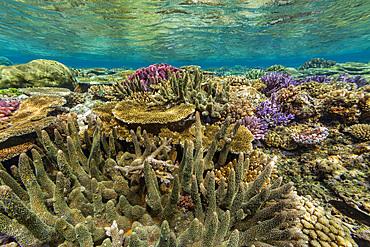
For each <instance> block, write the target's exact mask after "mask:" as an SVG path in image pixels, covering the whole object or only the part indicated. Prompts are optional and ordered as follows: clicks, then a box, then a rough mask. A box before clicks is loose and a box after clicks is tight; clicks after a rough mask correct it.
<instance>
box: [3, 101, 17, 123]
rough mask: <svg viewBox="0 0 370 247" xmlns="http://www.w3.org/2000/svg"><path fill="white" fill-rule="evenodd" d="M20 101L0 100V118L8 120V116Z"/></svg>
mask: <svg viewBox="0 0 370 247" xmlns="http://www.w3.org/2000/svg"><path fill="white" fill-rule="evenodd" d="M20 104H21V103H20V102H16V101H13V102H8V101H5V100H1V101H0V120H8V119H9V116H11V115H12V113H13V112H15V111H16V110H18V108H19V105H20Z"/></svg>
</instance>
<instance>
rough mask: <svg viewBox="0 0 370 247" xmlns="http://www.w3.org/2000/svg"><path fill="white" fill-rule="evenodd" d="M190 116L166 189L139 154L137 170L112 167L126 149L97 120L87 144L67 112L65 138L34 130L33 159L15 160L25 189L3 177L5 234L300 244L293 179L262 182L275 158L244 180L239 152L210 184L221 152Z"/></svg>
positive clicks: (121, 242) (43, 239) (99, 242)
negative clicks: (185, 206)
mask: <svg viewBox="0 0 370 247" xmlns="http://www.w3.org/2000/svg"><path fill="white" fill-rule="evenodd" d="M196 118H197V129H196V133H197V135H196V136H195V139H194V142H193V141H187V142H186V144H185V148H184V150H183V155H182V158H181V161H180V162H179V163H178V167H177V169H176V170H175V171H174V172H173V175H174V178H173V179H172V181H171V184H170V186H171V190H170V192H163V191H161V190H160V189H159V183H158V179H157V177H156V175H155V171H154V170H153V168H155V167H154V166H153V163H152V162H151V161H150V159H148V158H147V157H148V156H145V155H144V154H143V155H144V157H143V158H142V159H140V160H139V161H138V162H137V163H138V164H140V166H142V176H133V177H131V178H130V179H127V178H126V176H125V174H121V172H120V170H119V169H116V168H117V166H118V164H117V157H121V156H122V151H123V150H122V145H121V143H120V142H118V141H117V140H116V139H115V138H113V135H112V136H109V137H105V136H104V135H103V134H102V133H101V130H100V129H99V126H95V132H94V135H93V136H92V137H91V136H89V135H85V136H84V140H85V141H84V143H82V142H81V140H82V139H81V137H80V136H79V135H78V129H77V128H76V126H75V125H74V123H73V121H72V119H71V118H69V119H68V133H67V139H66V143H64V142H60V141H57V140H55V141H54V142H53V141H51V139H50V136H49V135H48V134H47V132H46V131H41V133H40V132H39V138H40V142H41V143H42V146H40V147H38V148H35V149H32V159H30V158H29V157H28V155H27V154H25V153H22V154H21V155H20V157H19V164H18V172H19V177H20V179H21V181H22V185H21V186H20V185H19V184H18V183H17V181H16V180H15V178H13V177H11V176H9V175H4V176H1V184H2V186H0V212H1V214H0V230H1V232H3V233H5V234H7V235H9V236H12V237H13V238H14V239H15V240H16V241H17V242H18V243H19V244H20V245H21V246H46V245H53V246H84V247H86V246H130V247H136V246H145V247H146V246H230V247H231V246H306V241H307V238H306V237H305V236H304V235H303V234H302V233H301V232H300V230H299V229H298V228H297V225H296V224H297V223H298V219H299V217H300V216H301V215H302V214H303V213H304V211H301V210H297V209H296V206H297V205H298V204H297V203H298V201H297V200H296V199H297V197H296V195H295V193H294V191H293V184H292V183H288V184H285V185H281V182H282V179H281V178H277V179H275V180H274V181H271V185H267V186H264V187H263V185H264V184H265V183H266V181H267V180H268V179H269V178H270V176H271V173H272V171H273V169H274V167H275V163H276V160H275V159H269V160H268V162H267V165H266V166H265V168H264V169H263V171H262V172H261V173H260V174H259V175H258V176H257V177H256V178H255V180H254V181H251V182H250V183H248V184H247V183H243V182H242V180H243V179H244V177H243V174H244V167H245V166H246V164H247V163H246V162H247V161H246V159H245V158H244V154H243V153H241V154H239V157H238V159H237V165H236V167H235V169H231V172H230V175H229V178H228V185H227V188H226V186H225V180H221V183H220V185H219V186H217V187H216V184H215V173H214V172H213V171H206V169H207V167H209V166H211V167H212V166H213V165H212V164H213V163H214V164H218V163H219V162H220V160H222V159H223V158H222V157H223V156H225V155H227V154H228V152H227V148H226V149H225V150H226V151H224V150H221V151H220V154H219V155H217V156H220V158H215V156H214V155H215V152H216V150H214V149H211V148H210V149H209V150H208V151H207V152H204V151H205V150H204V149H203V147H202V141H201V140H202V138H201V136H200V135H201V127H202V126H201V122H200V117H199V115H198V114H197V117H196ZM224 128H225V127H224ZM55 131H56V132H58V130H55ZM85 133H86V131H85ZM57 135H58V134H57ZM57 135H56V136H57ZM230 138H231V139H232V136H231V137H230ZM163 145H165V146H166V145H168V143H167V142H165V143H163ZM82 148H86V149H82ZM135 148H137V149H138V148H140V145H135ZM63 150H65V151H63ZM84 151H85V153H86V154H88V156H85V153H84ZM138 152H139V150H137V153H138ZM145 152H149V151H144V153H145ZM152 157H153V158H155V155H154V154H153V155H152ZM32 166H33V167H34V170H35V171H33V167H32ZM4 173H5V174H7V173H6V172H5V171H0V174H4ZM262 187H263V188H262ZM186 195H190V197H191V200H192V202H193V204H194V207H193V209H191V210H189V211H188V212H186V213H184V211H183V210H181V209H179V208H178V206H177V204H178V200H179V197H180V196H186ZM123 232H124V233H125V234H123Z"/></svg>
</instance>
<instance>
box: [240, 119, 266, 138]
mask: <svg viewBox="0 0 370 247" xmlns="http://www.w3.org/2000/svg"><path fill="white" fill-rule="evenodd" d="M242 125H243V126H245V127H247V128H248V129H249V131H250V132H251V133H252V134H253V136H254V139H257V140H259V139H263V138H264V137H265V135H266V134H267V132H268V125H267V123H266V122H265V121H264V120H262V119H260V118H257V117H246V118H244V119H243V120H242Z"/></svg>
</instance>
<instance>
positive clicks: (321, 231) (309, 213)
mask: <svg viewBox="0 0 370 247" xmlns="http://www.w3.org/2000/svg"><path fill="white" fill-rule="evenodd" d="M298 208H299V209H301V210H304V211H306V213H305V214H304V215H303V218H301V219H300V223H299V226H300V228H301V229H303V230H302V231H303V233H304V234H305V235H306V236H307V237H308V238H309V243H310V246H313V247H326V246H337V247H357V246H358V245H357V244H356V242H355V241H354V240H353V239H352V237H351V231H350V229H349V228H348V227H347V226H345V225H344V224H343V223H342V222H341V221H340V220H339V219H338V218H335V217H334V216H331V215H330V213H329V212H328V211H326V210H325V209H324V208H323V207H321V206H320V204H319V202H317V201H315V200H313V199H312V198H311V197H301V199H300V204H299V206H298Z"/></svg>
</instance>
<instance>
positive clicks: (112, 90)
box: [88, 84, 126, 101]
mask: <svg viewBox="0 0 370 247" xmlns="http://www.w3.org/2000/svg"><path fill="white" fill-rule="evenodd" d="M88 92H89V93H90V94H91V95H93V98H96V99H103V100H108V101H119V100H122V99H124V98H125V97H126V96H125V95H124V94H122V92H121V89H120V88H119V86H118V85H117V84H112V85H100V84H97V85H92V86H91V87H89V90H88Z"/></svg>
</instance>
